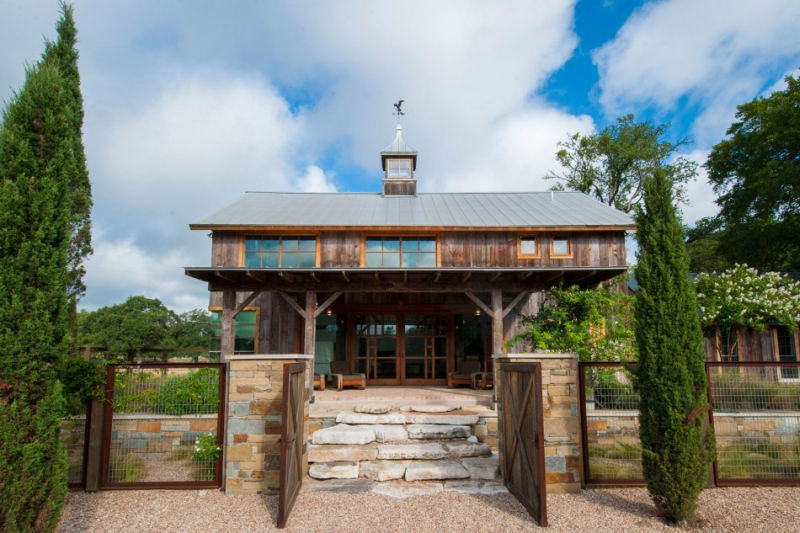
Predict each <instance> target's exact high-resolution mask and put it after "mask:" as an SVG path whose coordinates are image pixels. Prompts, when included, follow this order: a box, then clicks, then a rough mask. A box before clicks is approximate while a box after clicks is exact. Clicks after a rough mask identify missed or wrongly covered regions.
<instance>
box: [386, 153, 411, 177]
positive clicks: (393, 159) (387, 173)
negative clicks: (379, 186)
mask: <svg viewBox="0 0 800 533" xmlns="http://www.w3.org/2000/svg"><path fill="white" fill-rule="evenodd" d="M392 161H407V162H408V175H406V176H392V175H391V174H390V172H391V165H392ZM386 179H387V180H410V179H414V159H413V158H411V157H387V158H386Z"/></svg>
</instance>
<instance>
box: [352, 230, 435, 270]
mask: <svg viewBox="0 0 800 533" xmlns="http://www.w3.org/2000/svg"><path fill="white" fill-rule="evenodd" d="M369 237H381V238H384V239H385V238H387V237H389V238H391V237H396V238H397V239H399V240H400V265H401V266H399V267H369V268H397V269H398V270H402V269H409V270H416V269H418V268H441V266H442V254H441V249H442V239H441V234H439V233H433V232H414V233H408V234H406V233H397V232H393V231H389V232H368V233H362V234H361V250H360V253H359V265H358V266H359V267H360V268H367V238H369ZM414 238H416V239H419V238H433V240H434V242H435V243H436V266H435V267H404V266H402V264H403V239H414Z"/></svg>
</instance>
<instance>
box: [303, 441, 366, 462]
mask: <svg viewBox="0 0 800 533" xmlns="http://www.w3.org/2000/svg"><path fill="white" fill-rule="evenodd" d="M377 458H378V447H377V446H376V445H375V444H374V443H373V444H362V445H350V446H347V445H342V444H309V445H308V462H309V463H332V462H337V461H374V460H375V459H377Z"/></svg>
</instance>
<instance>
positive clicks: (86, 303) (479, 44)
mask: <svg viewBox="0 0 800 533" xmlns="http://www.w3.org/2000/svg"><path fill="white" fill-rule="evenodd" d="M75 16H76V20H77V24H78V31H79V35H78V37H79V50H80V54H81V58H80V65H79V66H80V69H81V76H82V80H81V82H82V90H83V95H84V99H85V111H86V119H85V125H84V136H85V145H86V151H87V158H88V163H89V170H90V175H91V179H92V185H93V194H94V202H95V207H94V211H93V224H94V246H95V255H94V256H93V257H92V258H91V259H90V260H89V262H88V264H87V269H88V273H87V277H86V283H87V286H88V292H87V295H86V297H85V298H84V299H83V301H82V302H81V305H82V306H83V307H84V308H88V309H93V308H97V307H100V306H103V305H110V304H114V303H118V302H121V301H123V300H124V299H125V298H127V297H128V296H130V295H133V294H144V295H146V296H149V297H157V298H160V299H161V300H163V301H164V302H165V303H166V304H167V305H169V306H170V307H172V308H174V309H177V310H185V309H190V308H195V307H205V306H206V305H207V297H208V293H207V291H206V287H205V285H204V284H202V283H200V282H198V281H196V280H192V279H189V278H187V277H185V276H184V275H183V267H184V266H203V265H207V264H208V262H209V252H210V241H209V239H208V238H207V236H206V234H205V233H204V232H192V231H190V230H189V229H188V223H190V222H192V221H196V220H199V219H202V218H204V217H205V216H207V215H209V214H211V213H212V212H214V211H215V210H217V209H218V208H220V207H222V206H224V205H226V204H228V203H230V202H232V201H234V200H235V199H236V198H238V197H239V195H240V194H241V193H242V192H243V191H245V190H286V191H292V190H296V191H334V190H336V191H377V190H379V187H380V179H381V171H380V159H379V155H378V153H379V152H380V150H381V149H382V148H383V147H384V146H386V145H387V144H389V142H390V141H391V140H392V138H393V134H394V120H395V117H393V116H392V111H393V108H392V102H394V101H396V100H398V99H400V98H402V99H404V100H405V101H406V104H405V106H404V109H405V111H406V113H407V114H406V116H405V117H404V121H403V124H404V133H405V138H406V141H407V142H408V143H409V144H410V145H411V146H412V147H414V148H415V149H416V150H418V151H419V165H418V169H417V177H418V179H419V188H420V189H421V190H422V191H501V190H544V189H546V188H548V187H549V186H550V185H551V184H552V183H551V182H548V181H546V180H544V179H543V176H544V175H545V174H547V173H548V171H551V170H552V171H558V167H557V163H556V161H555V159H554V157H553V155H554V153H555V151H556V149H557V142H558V141H560V140H564V139H565V138H566V137H567V135H568V134H570V133H575V132H581V133H591V132H593V131H597V130H600V129H602V128H604V127H605V126H607V125H608V124H609V123H610V122H613V121H614V120H615V118H616V117H617V116H620V115H623V114H626V113H633V114H635V115H636V117H637V118H641V119H649V120H652V121H654V122H655V123H662V122H670V123H671V126H670V128H669V130H668V135H669V137H670V139H671V140H678V139H688V140H689V142H688V143H687V144H685V145H684V146H683V150H684V152H683V155H685V156H687V157H689V158H692V159H694V160H696V161H698V162H700V163H702V162H703V161H704V160H705V158H706V156H707V154H708V151H709V149H710V148H711V147H712V146H713V145H714V144H715V143H717V142H719V141H720V140H721V139H722V138H723V137H724V134H725V130H726V129H727V127H728V126H729V125H730V123H731V122H732V120H733V119H734V116H735V111H736V105H737V104H740V103H743V102H746V101H749V100H751V99H752V98H754V97H757V96H761V95H766V94H769V93H770V92H771V91H773V90H775V89H779V88H782V81H781V80H782V78H783V76H784V75H786V74H788V73H792V72H795V71H796V69H797V68H798V66H800V32H798V31H797V27H796V26H797V24H796V23H797V21H798V20H800V2H797V1H796V0H791V1H789V0H761V1H755V0H753V1H737V0H727V1H726V2H719V1H717V0H663V1H660V2H642V1H637V2H633V1H631V2H627V1H621V0H605V1H603V0H598V1H588V0H581V1H579V2H577V3H575V2H574V1H561V2H559V1H555V0H554V1H548V2H542V1H530V2H499V1H498V2H479V1H471V2H470V1H461V2H454V1H437V2H422V1H406V2H403V3H396V2H395V3H389V2H367V1H360V2H359V1H345V0H342V1H337V2H324V1H319V2H261V1H255V0H251V1H244V0H242V1H237V2H208V1H195V2H179V1H177V0H176V1H166V0H161V1H155V0H142V1H137V2H123V1H121V0H77V1H76V2H75ZM57 17H58V13H57V5H56V2H55V1H37V0H33V1H31V0H0V97H2V98H3V99H4V100H6V99H8V98H9V97H10V95H11V93H12V91H13V90H14V89H15V88H18V87H19V86H20V85H21V84H22V82H23V80H24V67H25V64H26V63H30V62H32V61H35V60H36V59H37V58H38V57H39V56H40V54H41V51H42V47H43V38H45V37H49V38H54V37H55V22H56V20H57ZM689 195H690V200H691V203H690V205H688V206H686V207H684V209H683V211H684V217H685V219H686V221H687V222H692V221H694V220H696V219H697V218H699V217H701V216H707V215H711V214H713V213H714V212H715V206H714V203H713V194H712V192H711V190H710V187H709V186H708V184H707V183H706V181H705V178H704V176H702V175H701V176H700V177H699V178H698V180H697V181H696V182H694V183H692V184H690V186H689Z"/></svg>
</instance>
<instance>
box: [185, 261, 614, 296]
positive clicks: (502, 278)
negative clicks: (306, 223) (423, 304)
mask: <svg viewBox="0 0 800 533" xmlns="http://www.w3.org/2000/svg"><path fill="white" fill-rule="evenodd" d="M626 270H627V268H626V267H625V266H624V265H622V266H593V267H534V268H531V267H488V268H467V267H445V268H364V267H350V268H342V267H336V268H247V267H186V268H185V272H186V275H187V276H190V277H193V278H195V279H198V280H201V281H205V282H207V283H208V290H209V291H226V290H261V291H284V292H302V291H308V290H311V291H323V292H428V293H436V292H463V291H474V292H484V291H488V290H491V289H500V290H503V291H535V290H541V289H545V288H547V287H550V286H552V285H554V284H555V283H558V282H563V283H565V284H567V285H574V284H577V285H581V286H592V285H595V284H597V283H599V282H601V281H605V280H608V279H611V278H613V277H615V276H617V275H619V274H622V273H624V272H625V271H626Z"/></svg>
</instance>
